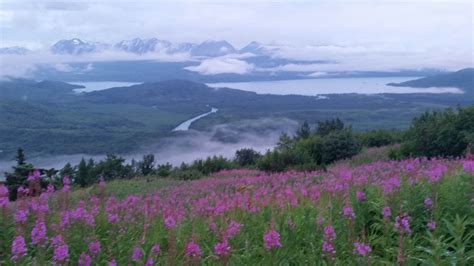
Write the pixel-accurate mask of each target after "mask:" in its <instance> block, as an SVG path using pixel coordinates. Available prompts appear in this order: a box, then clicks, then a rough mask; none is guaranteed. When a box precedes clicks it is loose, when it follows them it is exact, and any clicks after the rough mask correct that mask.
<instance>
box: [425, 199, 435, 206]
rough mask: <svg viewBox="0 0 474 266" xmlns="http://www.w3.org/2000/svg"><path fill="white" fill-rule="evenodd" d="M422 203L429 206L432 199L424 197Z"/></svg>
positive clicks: (431, 203)
mask: <svg viewBox="0 0 474 266" xmlns="http://www.w3.org/2000/svg"><path fill="white" fill-rule="evenodd" d="M424 203H425V206H426V207H430V206H431V205H433V200H431V199H430V198H426V199H425V201H424Z"/></svg>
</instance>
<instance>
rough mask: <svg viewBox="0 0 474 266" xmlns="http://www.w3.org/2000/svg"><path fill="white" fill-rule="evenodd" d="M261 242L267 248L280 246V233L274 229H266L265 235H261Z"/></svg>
mask: <svg viewBox="0 0 474 266" xmlns="http://www.w3.org/2000/svg"><path fill="white" fill-rule="evenodd" d="M263 242H264V245H265V248H266V249H267V250H272V249H273V248H281V247H282V245H281V243H280V234H279V233H278V232H277V231H276V230H274V229H270V230H268V231H267V232H266V233H265V235H263Z"/></svg>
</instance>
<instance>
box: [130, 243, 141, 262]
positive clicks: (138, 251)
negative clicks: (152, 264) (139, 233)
mask: <svg viewBox="0 0 474 266" xmlns="http://www.w3.org/2000/svg"><path fill="white" fill-rule="evenodd" d="M142 257H143V253H142V250H141V249H140V247H137V246H136V247H134V248H133V253H132V261H139V260H141V259H142Z"/></svg>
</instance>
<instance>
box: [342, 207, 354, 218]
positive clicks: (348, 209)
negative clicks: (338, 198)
mask: <svg viewBox="0 0 474 266" xmlns="http://www.w3.org/2000/svg"><path fill="white" fill-rule="evenodd" d="M342 215H344V217H346V218H347V219H350V220H353V219H355V217H356V215H355V213H354V210H353V209H352V207H350V206H346V207H344V208H343V209H342Z"/></svg>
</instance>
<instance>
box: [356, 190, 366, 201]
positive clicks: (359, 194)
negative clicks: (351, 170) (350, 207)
mask: <svg viewBox="0 0 474 266" xmlns="http://www.w3.org/2000/svg"><path fill="white" fill-rule="evenodd" d="M356 199H357V201H364V200H365V193H364V191H357V192H356Z"/></svg>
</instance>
